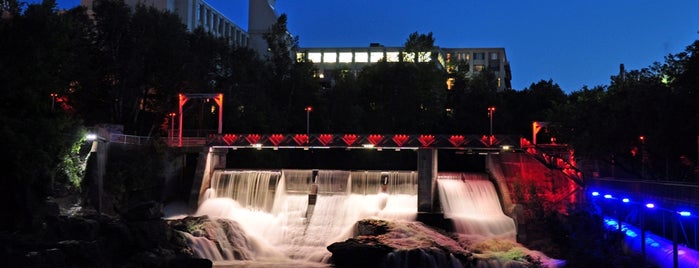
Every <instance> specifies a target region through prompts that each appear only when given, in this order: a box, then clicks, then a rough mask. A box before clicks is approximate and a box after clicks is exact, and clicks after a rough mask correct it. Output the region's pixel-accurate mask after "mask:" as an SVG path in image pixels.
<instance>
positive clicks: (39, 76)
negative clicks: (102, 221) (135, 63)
mask: <svg viewBox="0 0 699 268" xmlns="http://www.w3.org/2000/svg"><path fill="white" fill-rule="evenodd" d="M79 14H80V13H79V12H74V11H70V12H68V13H66V14H63V15H60V14H57V13H56V11H55V2H54V1H44V2H42V3H41V4H32V5H28V6H27V8H26V10H24V12H23V13H21V12H18V13H16V14H15V16H12V17H11V18H7V19H6V20H3V21H2V22H0V35H1V36H3V38H2V39H1V40H0V51H2V52H0V53H2V55H1V56H0V58H2V60H1V61H0V84H2V85H3V90H1V91H0V103H2V105H0V135H3V137H4V138H3V139H2V142H1V143H0V145H1V146H2V148H3V150H4V153H5V154H6V155H9V156H12V158H11V159H10V160H8V161H5V162H3V168H2V170H3V175H4V176H3V178H4V179H3V183H4V187H3V189H6V191H5V192H3V194H1V195H0V204H2V208H3V210H4V211H12V212H13V214H12V216H10V217H6V219H4V220H3V221H2V222H1V223H0V229H2V230H17V229H20V230H29V229H31V228H34V227H36V226H38V224H39V223H40V220H41V216H42V214H41V213H37V212H39V211H41V209H42V205H43V204H44V201H45V199H46V197H47V196H48V195H50V194H53V190H54V185H55V184H56V183H59V182H63V183H67V180H68V179H67V178H68V176H69V174H66V173H65V171H66V170H65V168H67V167H66V166H65V165H66V157H68V156H69V155H70V153H71V150H72V148H73V147H74V145H76V144H78V145H80V142H81V141H82V140H81V138H82V135H81V134H82V133H81V127H80V125H81V121H80V120H78V119H76V118H75V117H74V116H73V115H74V114H73V113H72V112H71V110H70V107H69V106H67V104H66V103H65V102H64V101H65V98H66V94H67V93H68V89H69V88H70V79H68V78H69V77H72V76H74V75H76V73H77V72H78V69H79V68H74V67H73V66H68V65H66V63H71V62H80V60H79V59H78V58H76V57H79V55H80V53H79V52H78V51H76V49H81V48H83V45H84V43H82V42H83V41H84V40H82V39H80V38H77V39H72V38H70V37H72V36H81V35H82V34H85V33H84V32H82V31H83V30H84V29H85V24H84V22H85V21H86V20H85V19H84V17H82V16H80V15H79ZM28 32H31V33H33V34H31V35H29V34H26V33H28ZM19 63H21V64H19ZM52 94H57V95H52ZM57 98H60V102H59V103H57V102H58V101H57Z"/></svg>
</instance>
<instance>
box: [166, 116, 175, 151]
mask: <svg viewBox="0 0 699 268" xmlns="http://www.w3.org/2000/svg"><path fill="white" fill-rule="evenodd" d="M167 115H168V116H170V135H168V137H170V146H172V140H173V139H174V137H175V115H177V114H176V113H169V114H167Z"/></svg>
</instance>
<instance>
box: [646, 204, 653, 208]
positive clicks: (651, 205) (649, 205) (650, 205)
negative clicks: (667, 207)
mask: <svg viewBox="0 0 699 268" xmlns="http://www.w3.org/2000/svg"><path fill="white" fill-rule="evenodd" d="M646 207H647V208H655V204H653V203H648V204H646Z"/></svg>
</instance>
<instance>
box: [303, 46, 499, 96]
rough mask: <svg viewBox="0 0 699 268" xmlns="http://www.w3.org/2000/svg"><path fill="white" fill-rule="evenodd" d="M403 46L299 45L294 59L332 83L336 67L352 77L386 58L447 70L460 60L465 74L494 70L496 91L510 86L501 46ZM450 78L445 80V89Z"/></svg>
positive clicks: (388, 60)
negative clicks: (412, 49) (411, 49)
mask: <svg viewBox="0 0 699 268" xmlns="http://www.w3.org/2000/svg"><path fill="white" fill-rule="evenodd" d="M403 50H404V48H403V47H385V46H382V45H380V44H377V43H372V44H370V45H369V46H368V47H322V48H300V49H298V51H297V52H296V59H297V60H307V61H311V62H313V64H314V66H315V67H316V68H317V75H318V77H319V78H321V79H322V80H324V81H325V82H326V83H330V84H332V82H331V80H332V77H330V75H331V74H332V72H333V71H335V70H347V71H349V72H350V73H352V74H354V75H355V76H356V75H357V74H359V72H360V71H361V70H362V68H364V66H367V65H369V64H373V63H376V62H379V61H381V60H383V59H385V60H386V61H387V62H399V61H401V60H403V61H408V62H414V61H418V62H435V64H437V65H438V66H439V67H440V68H442V69H444V70H445V71H449V69H448V68H447V65H448V64H450V63H453V62H456V61H461V62H462V63H463V64H464V65H463V66H468V70H466V71H467V72H468V73H467V75H473V74H477V73H479V72H481V71H483V70H485V69H488V70H490V71H493V73H494V74H495V76H496V78H497V80H498V90H499V91H502V90H505V89H509V88H511V80H512V75H511V72H510V63H509V62H508V61H507V56H506V54H505V49H504V48H439V47H437V48H436V50H435V51H436V52H437V53H436V54H435V55H433V54H432V53H431V52H422V53H418V56H417V57H415V55H408V54H405V53H404V52H403ZM448 87H449V81H447V88H448Z"/></svg>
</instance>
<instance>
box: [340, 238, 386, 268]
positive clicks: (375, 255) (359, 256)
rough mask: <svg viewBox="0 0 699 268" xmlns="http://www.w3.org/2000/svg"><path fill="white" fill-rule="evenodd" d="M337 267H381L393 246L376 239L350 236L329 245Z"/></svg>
mask: <svg viewBox="0 0 699 268" xmlns="http://www.w3.org/2000/svg"><path fill="white" fill-rule="evenodd" d="M328 251H330V252H332V254H333V255H332V260H333V263H334V264H335V266H336V267H379V265H380V264H381V262H382V260H383V259H384V257H385V256H386V255H387V254H388V253H389V252H391V251H393V248H391V247H389V246H386V245H384V244H382V243H380V242H378V241H377V240H375V239H371V238H366V239H360V238H350V239H347V240H346V241H344V242H336V243H333V244H331V245H330V246H328Z"/></svg>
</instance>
